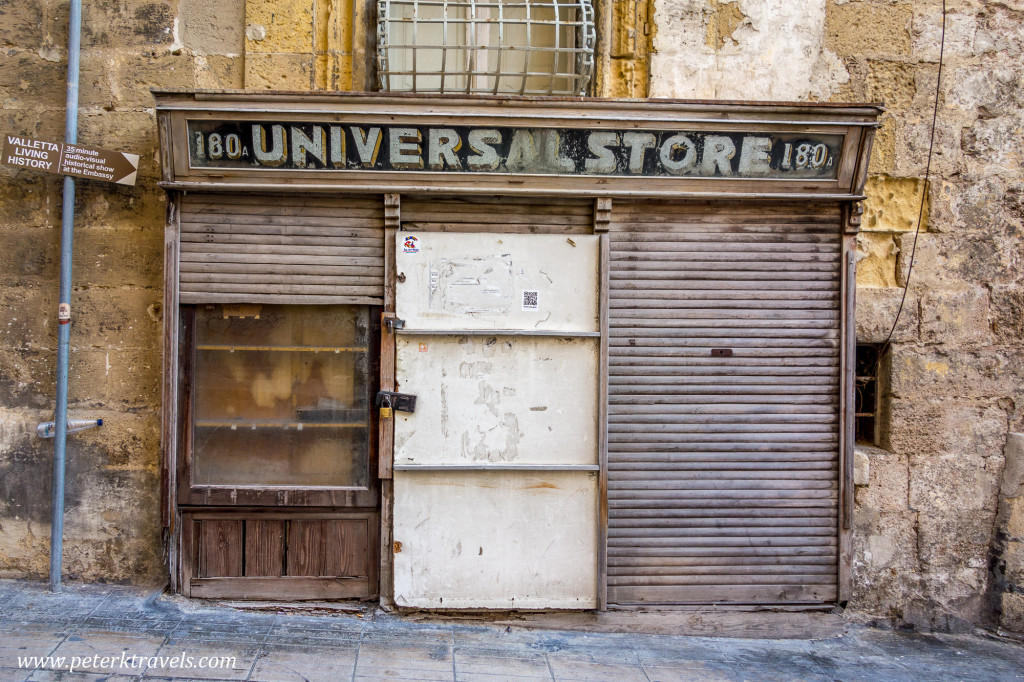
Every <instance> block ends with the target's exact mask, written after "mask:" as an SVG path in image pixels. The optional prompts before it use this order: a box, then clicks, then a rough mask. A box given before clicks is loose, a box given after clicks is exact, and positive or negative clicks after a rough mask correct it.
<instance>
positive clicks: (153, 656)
mask: <svg viewBox="0 0 1024 682" xmlns="http://www.w3.org/2000/svg"><path fill="white" fill-rule="evenodd" d="M25 657H42V660H39V659H38V658H37V659H36V660H31V661H27V662H26V661H25V660H24V659H25ZM176 657H177V658H176ZM104 658H106V659H108V660H103V659H104ZM62 659H63V660H62ZM73 664H74V666H73V667H74V672H70V669H71V667H72V665H73ZM190 664H191V666H190ZM189 666H190V667H189ZM140 677H141V678H143V679H146V680H149V679H165V680H166V679H174V680H182V679H203V680H266V681H267V682H271V681H282V682H283V681H286V680H287V681H290V680H296V681H300V680H309V681H311V682H315V681H319V680H324V681H331V682H334V681H336V680H383V679H400V680H486V681H487V682H498V681H499V680H514V681H517V682H519V681H522V682H526V681H527V680H615V681H616V682H627V681H632V680H642V681H645V682H654V681H656V680H661V681H664V682H669V681H674V680H701V681H708V680H1000V681H1001V680H1016V679H1020V680H1024V647H1021V646H1020V645H1017V644H1013V643H1008V642H1003V641H995V640H992V639H987V638H983V637H975V636H967V635H919V634H911V633H904V632H894V631H890V630H876V629H871V628H865V627H860V626H849V627H848V628H847V629H846V633H845V634H844V635H843V636H838V637H837V636H831V637H828V638H826V639H772V640H765V639H757V640H754V639H724V638H707V637H684V636H668V635H650V634H619V633H604V632H602V633H594V632H580V631H568V630H537V629H524V628H520V627H509V626H504V625H502V626H500V627H499V626H494V625H475V624H474V625H467V624H462V623H458V622H446V621H440V620H438V621H434V620H429V621H426V622H425V621H422V620H417V619H412V618H409V617H402V616H396V615H392V614H387V613H383V612H381V611H379V610H373V609H367V610H365V611H357V612H344V611H342V612H338V613H334V614H329V615H302V614H300V613H295V612H285V613H276V612H259V611H255V612H254V611H250V610H238V609H234V608H231V607H227V606H222V605H221V606H218V605H208V604H205V603H202V602H189V601H186V600H183V599H178V598H168V597H166V596H161V595H160V594H158V593H154V592H152V591H148V592H147V591H144V590H140V589H139V588H131V587H114V586H109V585H67V586H65V589H64V591H63V592H62V593H60V594H50V593H49V592H47V591H46V586H45V585H43V584H41V583H30V582H23V581H12V580H0V681H7V680H12V681H14V680H16V681H18V682H22V681H24V680H51V679H75V680H97V681H98V680H110V681H111V682H115V681H120V680H129V679H139V678H140Z"/></svg>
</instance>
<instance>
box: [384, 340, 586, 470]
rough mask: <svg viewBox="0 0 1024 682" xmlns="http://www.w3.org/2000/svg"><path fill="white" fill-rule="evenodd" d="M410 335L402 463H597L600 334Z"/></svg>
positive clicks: (398, 454)
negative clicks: (426, 347) (410, 404)
mask: <svg viewBox="0 0 1024 682" xmlns="http://www.w3.org/2000/svg"><path fill="white" fill-rule="evenodd" d="M422 338H424V337H417V336H411V337H410V336H401V337H399V339H398V345H397V367H398V371H399V377H400V383H401V387H402V389H401V390H402V391H403V392H408V393H414V394H416V395H418V396H419V401H418V402H417V405H416V412H415V413H413V414H406V413H402V412H399V413H396V416H395V462H396V463H397V464H462V465H464V464H474V463H479V462H491V463H517V464H596V463H597V436H596V434H597V389H598V385H597V381H598V369H597V363H598V343H597V339H591V338H585V339H571V340H567V339H560V338H551V337H507V336H506V337H488V336H458V337H434V338H432V339H431V343H430V351H429V352H428V353H420V352H419V350H418V347H419V341H420V340H421V339H422Z"/></svg>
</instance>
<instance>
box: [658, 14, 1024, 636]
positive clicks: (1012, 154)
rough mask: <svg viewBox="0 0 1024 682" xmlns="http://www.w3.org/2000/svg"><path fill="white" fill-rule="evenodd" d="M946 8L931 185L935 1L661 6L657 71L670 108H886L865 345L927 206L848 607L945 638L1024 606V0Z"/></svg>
mask: <svg viewBox="0 0 1024 682" xmlns="http://www.w3.org/2000/svg"><path fill="white" fill-rule="evenodd" d="M948 5H949V14H948V19H947V28H946V51H945V66H944V71H943V77H942V85H941V88H940V100H939V104H940V109H939V119H938V125H937V128H936V135H935V151H934V157H933V161H932V178H931V182H930V184H929V186H928V187H926V186H925V183H924V176H925V164H926V160H927V152H928V140H929V131H930V128H931V118H932V103H933V101H934V96H935V88H936V82H937V77H938V58H939V36H940V29H941V8H942V4H941V2H939V1H938V0H914V1H910V0H814V1H812V2H804V3H787V2H784V1H782V0H655V21H656V24H657V29H658V30H657V34H656V38H655V43H654V48H655V51H656V54H655V56H654V58H653V61H652V67H651V72H652V73H651V78H652V80H651V93H652V95H654V96H673V97H701V98H736V99H755V98H771V99H781V100H811V99H817V98H822V99H830V100H836V101H869V102H870V101H882V102H884V103H885V104H886V105H887V107H888V112H887V113H886V114H885V116H884V117H883V120H882V127H881V129H880V130H879V134H878V138H877V141H876V144H875V149H874V157H873V160H872V164H871V177H870V179H869V182H868V188H867V193H868V195H869V199H868V201H867V202H866V213H865V216H864V224H863V228H864V231H863V233H862V234H861V237H860V239H859V247H860V250H861V254H860V255H861V260H860V263H859V265H858V268H859V271H858V285H859V287H858V305H857V322H858V339H859V340H860V341H861V342H867V343H872V342H873V343H881V342H883V341H885V339H886V337H887V336H888V334H889V330H890V328H891V327H892V324H893V320H894V318H895V314H896V310H897V308H898V307H899V303H900V299H901V297H902V294H903V286H904V285H905V284H906V282H907V277H908V271H909V269H910V268H909V265H910V257H911V252H912V250H913V241H914V234H913V231H914V228H915V226H916V223H917V215H918V210H919V207H920V202H921V196H922V192H925V193H926V194H927V197H926V199H927V202H926V205H925V219H924V221H923V225H922V232H921V234H920V237H919V239H918V243H917V251H916V257H915V260H914V267H913V273H912V275H911V277H910V289H909V292H908V295H907V300H906V305H905V308H904V310H903V314H902V317H901V318H900V323H899V325H898V326H897V328H896V330H895V333H894V335H893V337H892V346H891V349H890V351H889V352H888V353H887V356H886V360H885V361H884V362H883V363H882V367H881V374H882V377H881V379H882V386H883V388H884V393H885V395H884V400H883V405H884V408H883V414H882V420H881V421H882V424H881V431H882V433H883V438H882V441H881V443H879V445H880V446H881V448H878V449H865V450H864V451H863V452H862V453H861V454H860V455H859V457H858V460H859V464H860V465H861V466H860V467H858V474H859V475H858V481H857V483H858V486H857V497H856V501H857V504H856V517H855V523H856V528H855V533H854V542H855V550H856V556H855V563H854V597H853V600H852V602H851V610H852V612H853V613H855V614H857V615H858V616H860V617H864V618H880V619H886V620H889V621H892V622H895V623H909V624H913V625H918V626H921V627H938V628H956V627H958V626H960V625H962V624H964V623H988V624H993V623H995V622H996V621H997V620H998V617H999V608H1000V606H999V605H1000V604H1001V603H1005V604H1006V605H1007V606H1008V607H1011V606H1012V608H1013V609H1016V611H1017V613H1018V616H1017V622H1018V623H1019V613H1020V611H1021V607H1020V603H1019V601H1014V600H1019V594H1018V595H1016V596H1010V597H1007V598H1005V600H1004V599H1003V597H1002V596H1001V594H1000V592H1004V591H1008V590H1012V589H1013V588H1014V584H1016V585H1017V586H1018V589H1019V579H1020V575H1021V573H1020V571H1021V566H1020V561H1021V560H1020V558H1019V555H1020V551H1019V547H1020V545H1019V542H1018V544H1016V545H1014V544H1013V543H1014V542H1017V541H1018V540H1019V537H1020V536H1019V532H1018V531H1019V530H1020V529H1019V527H1018V526H1019V524H1017V525H1013V523H1014V522H1015V521H1019V519H1018V518H1017V517H1016V516H1014V515H1013V514H1012V513H1011V512H1010V511H1007V510H1008V509H1009V505H1012V504H1019V501H1018V502H1017V503H1012V502H1011V501H1010V500H1012V499H1018V498H1013V495H1012V494H1011V493H1007V494H1006V496H1004V500H1005V503H1004V514H1003V521H1002V522H1001V523H1002V527H1003V529H1004V530H1003V531H1001V532H1002V535H1000V534H999V533H997V532H996V531H997V520H996V512H997V506H998V504H999V496H998V491H999V488H1000V485H1001V482H1002V480H1003V469H1004V454H1003V453H1004V447H1005V445H1006V442H1007V433H1008V431H1009V430H1020V429H1021V426H1022V424H1024V410H1022V408H1024V395H1022V394H1024V388H1022V387H1024V347H1022V344H1021V339H1022V337H1024V315H1022V313H1021V310H1022V305H1024V289H1022V241H1021V237H1022V230H1024V210H1022V206H1024V201H1022V199H1021V197H1022V196H1024V180H1022V173H1021V171H1022V166H1021V164H1022V156H1021V146H1020V144H1019V137H1020V134H1021V130H1022V122H1024V115H1022V107H1021V105H1022V103H1024V101H1022V100H1024V90H1022V86H1021V79H1022V75H1024V67H1022V50H1021V48H1022V43H1024V31H1022V30H1021V28H1020V27H1021V25H1022V22H1024V3H1021V2H1006V1H1003V2H985V1H981V0H950V2H949V3H948ZM1015 533H1016V535H1014V534H1015ZM1000 538H1004V539H1005V538H1010V540H1007V541H1006V542H1002V541H1001V540H1000ZM1014 551H1016V553H1017V554H1016V555H1014V556H1016V557H1017V558H1016V559H1014V556H1011V554H1012V553H1013V552H1014ZM1015 561H1016V566H1017V569H1016V570H1017V572H1016V573H1013V568H1012V567H1013V566H1014V562H1015ZM1000 567H1003V568H1000ZM1004 568H1005V570H1004ZM997 572H998V574H999V575H998V576H997V575H996V573H997ZM1008 576H1009V578H1008ZM1012 576H1016V577H1015V578H1014V577H1012ZM1013 580H1016V581H1017V582H1016V583H1014V582H1013ZM1011 594H1012V593H1011ZM1010 620H1012V618H1011V619H1010ZM1007 622H1009V621H1007ZM1007 626H1008V627H1009V625H1007Z"/></svg>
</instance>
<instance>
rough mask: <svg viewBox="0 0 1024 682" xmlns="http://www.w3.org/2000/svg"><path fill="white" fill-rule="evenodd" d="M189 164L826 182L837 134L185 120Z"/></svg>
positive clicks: (838, 146) (833, 170) (831, 175)
mask: <svg viewBox="0 0 1024 682" xmlns="http://www.w3.org/2000/svg"><path fill="white" fill-rule="evenodd" d="M188 141H189V165H190V166H191V167H192V168H231V169H249V170H256V169H275V170H293V171H294V170H316V171H340V172H344V171H364V172H365V171H416V172H431V171H433V172H446V173H453V172H454V173H511V174H539V175H585V176H619V177H630V176H634V177H673V176H676V177H689V178H732V179H783V180H791V179H792V180H801V179H810V180H832V179H835V178H836V177H837V173H838V168H839V160H840V154H841V150H842V145H843V136H842V135H837V134H817V133H803V132H801V133H793V132H786V133H780V132H757V131H751V132H735V131H708V130H700V131H695V130H635V129H634V130H626V129H620V130H615V129H599V130H589V129H579V128H513V127H474V126H466V125H454V126H450V127H447V126H423V125H420V126H411V125H400V126H398V125H386V124H380V125H364V124H360V125H349V124H346V123H334V122H331V123H327V122H325V123H314V122H302V123H289V122H268V121H263V122H249V121H211V120H203V121H196V120H190V121H189V122H188Z"/></svg>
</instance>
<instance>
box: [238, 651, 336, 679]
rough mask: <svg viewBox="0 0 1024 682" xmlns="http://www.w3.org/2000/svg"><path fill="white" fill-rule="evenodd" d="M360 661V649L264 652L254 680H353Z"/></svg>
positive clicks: (254, 669) (253, 675) (254, 668)
mask: <svg viewBox="0 0 1024 682" xmlns="http://www.w3.org/2000/svg"><path fill="white" fill-rule="evenodd" d="M355 664H356V651H355V650H352V651H338V650H335V651H332V652H331V655H329V656H319V655H318V656H316V657H314V656H310V655H309V654H307V653H299V652H292V653H282V652H280V651H274V652H272V653H267V654H262V655H261V656H260V658H258V659H257V660H256V665H255V666H254V667H253V671H252V676H251V677H250V678H249V679H250V680H258V681H259V682H293V681H294V682H303V681H306V682H336V681H337V680H341V679H351V677H352V675H353V671H354V670H355Z"/></svg>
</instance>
